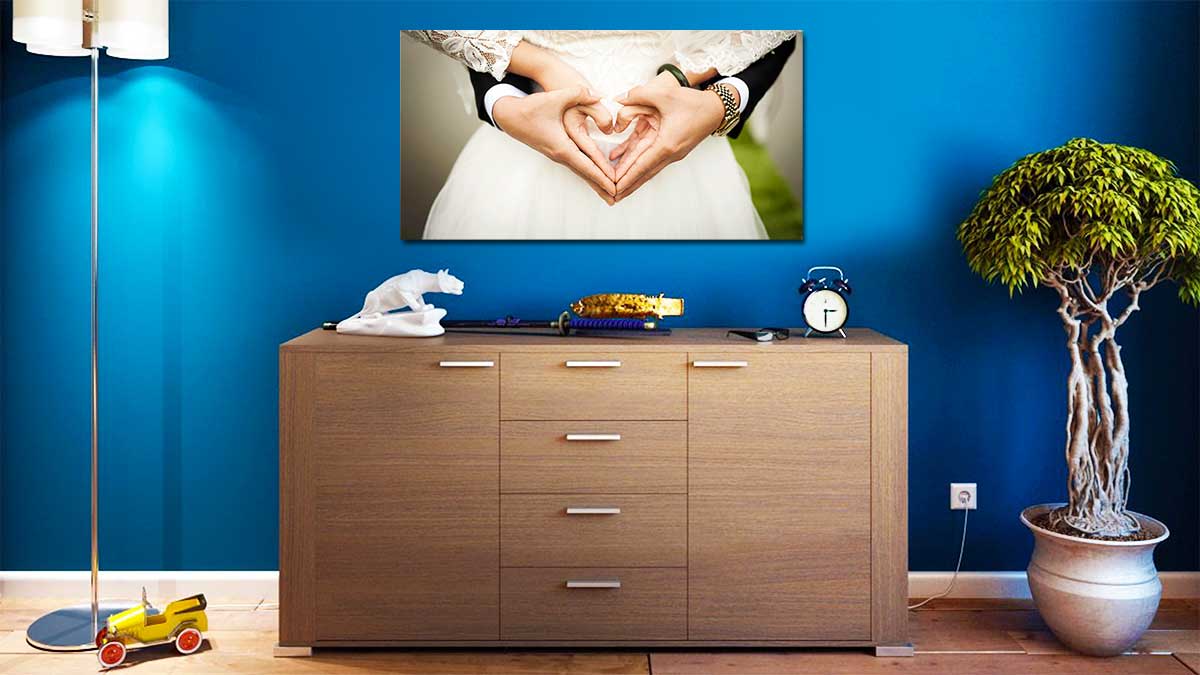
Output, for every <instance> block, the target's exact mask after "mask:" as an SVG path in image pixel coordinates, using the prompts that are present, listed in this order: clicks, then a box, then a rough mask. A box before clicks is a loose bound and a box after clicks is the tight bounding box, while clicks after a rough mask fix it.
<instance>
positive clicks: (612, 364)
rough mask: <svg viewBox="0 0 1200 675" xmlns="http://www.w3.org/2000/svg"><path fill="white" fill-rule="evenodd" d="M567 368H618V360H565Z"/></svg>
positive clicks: (619, 364)
mask: <svg viewBox="0 0 1200 675" xmlns="http://www.w3.org/2000/svg"><path fill="white" fill-rule="evenodd" d="M567 367H568V368H620V367H621V362H620V361H567Z"/></svg>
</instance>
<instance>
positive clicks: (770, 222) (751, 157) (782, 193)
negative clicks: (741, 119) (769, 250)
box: [729, 126, 804, 241]
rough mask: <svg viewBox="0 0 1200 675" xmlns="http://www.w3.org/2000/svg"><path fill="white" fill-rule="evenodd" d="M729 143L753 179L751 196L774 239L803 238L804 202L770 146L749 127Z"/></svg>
mask: <svg viewBox="0 0 1200 675" xmlns="http://www.w3.org/2000/svg"><path fill="white" fill-rule="evenodd" d="M729 145H730V147H732V148H733V156H734V157H735V158H736V159H737V163H738V164H740V165H741V167H742V170H743V171H745V172H746V179H747V180H748V181H750V198H751V199H752V200H753V201H754V209H755V210H756V211H758V217H759V218H762V221H763V227H765V228H766V229H767V235H768V236H769V237H770V238H771V239H772V240H777V239H794V240H797V241H799V240H801V239H803V238H804V216H803V213H802V212H801V210H800V204H798V203H797V202H796V198H795V196H793V195H792V188H790V187H788V182H787V180H786V179H784V177H783V175H782V174H780V173H779V167H778V166H777V165H776V164H775V160H773V159H771V155H770V154H768V153H767V149H766V147H764V146H763V145H762V144H760V143H759V142H758V141H756V140H754V137H753V135H752V134H751V133H750V128H749V126H747V127H746V128H745V129H743V130H742V133H741V134H740V135H738V137H737V138H731V139H729Z"/></svg>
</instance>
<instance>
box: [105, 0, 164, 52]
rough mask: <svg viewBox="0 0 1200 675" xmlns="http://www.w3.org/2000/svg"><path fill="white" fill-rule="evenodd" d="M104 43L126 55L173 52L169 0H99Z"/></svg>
mask: <svg viewBox="0 0 1200 675" xmlns="http://www.w3.org/2000/svg"><path fill="white" fill-rule="evenodd" d="M99 4H100V33H99V38H100V44H102V45H104V46H105V47H107V48H108V55H109V56H116V57H119V58H122V59H165V58H167V56H169V55H170V39H169V35H168V34H169V30H168V22H167V16H168V12H167V0H99Z"/></svg>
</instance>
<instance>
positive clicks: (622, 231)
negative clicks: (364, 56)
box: [416, 31, 791, 240]
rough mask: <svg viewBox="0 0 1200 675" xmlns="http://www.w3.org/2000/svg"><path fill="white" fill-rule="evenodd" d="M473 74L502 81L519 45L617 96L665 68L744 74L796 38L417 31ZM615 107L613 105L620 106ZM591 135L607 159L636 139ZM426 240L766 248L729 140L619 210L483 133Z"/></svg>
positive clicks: (568, 176) (708, 145)
mask: <svg viewBox="0 0 1200 675" xmlns="http://www.w3.org/2000/svg"><path fill="white" fill-rule="evenodd" d="M416 33H417V35H416V37H417V38H418V39H422V40H424V41H426V42H429V43H430V44H433V45H434V46H436V47H438V48H439V49H441V50H442V51H444V52H446V53H447V54H449V55H451V56H453V57H455V58H458V59H459V60H461V61H463V62H464V63H466V64H467V66H469V67H471V68H473V69H475V70H479V71H486V72H491V73H492V74H493V75H494V76H496V77H497V78H500V77H503V74H504V71H505V70H506V69H507V66H508V56H509V55H510V54H511V52H512V49H513V48H514V47H515V46H516V44H517V42H519V41H520V40H525V41H527V42H529V43H530V44H533V45H535V46H538V47H541V48H543V49H546V50H549V51H551V52H553V53H555V54H556V55H557V56H558V57H559V58H561V59H562V60H563V61H564V62H566V63H567V64H568V65H570V66H572V67H573V68H575V70H577V71H578V72H579V73H580V75H582V76H583V77H584V78H586V79H587V81H588V82H589V83H590V84H591V85H592V89H593V90H594V91H596V92H597V93H598V94H600V95H601V96H604V97H607V98H609V99H613V98H617V97H619V96H620V95H621V94H623V93H624V92H626V91H628V90H629V89H631V88H633V87H635V86H637V85H639V84H643V83H645V82H647V81H648V80H650V79H651V78H653V77H654V75H655V71H656V70H657V69H658V66H660V65H661V64H663V63H668V62H670V63H678V64H679V65H680V66H681V67H683V68H684V69H685V70H688V71H691V72H702V71H704V70H707V69H709V68H715V69H716V70H717V71H719V72H720V73H721V74H722V75H731V74H736V73H738V72H741V71H742V70H744V69H745V68H746V67H747V66H749V65H750V64H751V63H753V62H754V61H757V60H758V59H759V58H761V57H762V56H763V55H765V54H766V53H767V52H768V51H770V50H771V49H774V48H775V47H777V46H778V45H779V44H780V43H781V42H783V41H784V40H786V39H788V38H789V37H791V33H790V32H787V31H526V32H521V33H516V32H513V31H418V32H416ZM610 105H613V106H615V105H616V104H612V103H611V102H610ZM631 130H632V125H631V128H630V129H629V130H626V132H625V133H624V134H619V135H617V134H613V135H608V136H606V135H604V134H602V133H601V132H600V131H599V130H597V129H593V133H592V135H593V137H594V138H596V139H597V141H598V144H599V145H600V147H601V150H607V149H611V148H613V147H616V145H617V144H618V143H619V142H620V141H621V140H622V139H623V138H624V136H626V135H628V133H630V131H631ZM424 236H425V238H426V239H593V240H594V239H765V238H767V234H766V231H765V230H764V229H763V225H762V221H761V220H760V219H759V217H758V212H757V211H756V210H755V209H754V204H753V202H752V201H751V199H750V186H749V183H748V182H747V180H746V175H745V173H744V172H743V171H742V169H741V167H740V166H739V165H738V163H737V161H736V160H735V158H734V155H733V151H732V149H731V148H730V146H729V141H728V140H727V139H726V138H724V137H717V136H713V137H709V138H707V139H705V140H704V141H702V142H701V143H700V144H699V145H697V146H696V148H695V149H693V150H692V152H691V153H690V154H689V155H688V156H687V157H685V158H684V159H682V160H680V161H678V162H675V163H673V164H670V165H668V166H667V167H666V168H664V169H663V170H662V171H660V172H659V173H658V175H656V176H655V177H654V178H652V179H650V180H649V181H648V182H646V183H645V184H644V185H642V187H641V188H640V189H638V190H637V191H636V192H634V193H633V194H632V195H630V196H629V197H627V198H626V199H624V200H622V201H620V202H618V203H617V204H616V205H614V206H609V205H608V204H606V203H605V202H604V201H602V200H601V199H600V198H599V197H598V196H597V195H596V194H595V193H594V192H593V191H592V190H591V189H590V188H589V187H588V186H587V185H586V184H584V182H583V180H582V179H581V178H579V177H578V176H576V175H575V174H574V173H572V172H571V171H570V170H569V169H567V168H566V167H564V166H561V165H559V164H557V163H555V162H553V161H551V160H550V159H548V158H546V157H545V156H543V155H542V154H540V153H538V152H537V151H535V150H533V149H532V148H529V147H528V146H526V145H525V144H523V143H521V142H520V141H517V140H514V139H513V138H511V137H510V136H508V135H507V134H505V133H504V132H502V131H500V130H498V129H496V128H494V127H491V126H488V125H486V124H484V125H481V126H480V128H479V130H478V131H476V132H475V133H474V134H473V135H472V136H471V138H470V140H468V141H467V144H466V145H465V146H464V147H463V149H462V152H461V153H459V156H458V159H457V160H456V161H455V163H454V166H453V168H452V169H451V171H450V176H449V177H448V178H447V179H446V184H445V185H444V186H443V187H442V190H441V192H440V193H439V194H438V196H437V199H436V200H435V201H434V203H433V207H432V208H431V209H430V212H429V217H428V220H427V221H426V224H425V235H424Z"/></svg>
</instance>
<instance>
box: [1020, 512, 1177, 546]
mask: <svg viewBox="0 0 1200 675" xmlns="http://www.w3.org/2000/svg"><path fill="white" fill-rule="evenodd" d="M1051 513H1053V512H1052V511H1047V512H1045V513H1043V514H1040V515H1037V516H1034V517H1033V519H1032V520H1031V521H1029V522H1031V523H1033V524H1034V525H1036V526H1038V527H1040V528H1042V529H1043V530H1047V531H1049V532H1053V533H1055V534H1063V535H1066V536H1068V537H1079V538H1080V539H1092V540H1095V541H1149V540H1150V539H1157V538H1159V537H1161V536H1162V535H1163V530H1162V529H1161V528H1159V527H1158V526H1156V525H1155V524H1154V523H1147V522H1146V521H1144V520H1141V519H1139V520H1138V522H1140V523H1141V524H1142V529H1140V530H1138V531H1137V532H1131V533H1130V534H1127V535H1124V536H1120V537H1109V536H1105V535H1102V534H1093V533H1091V532H1080V531H1079V530H1076V529H1075V528H1073V527H1071V526H1070V525H1068V524H1066V523H1064V522H1062V521H1059V522H1057V523H1054V524H1053V525H1052V524H1050V514H1051Z"/></svg>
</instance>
